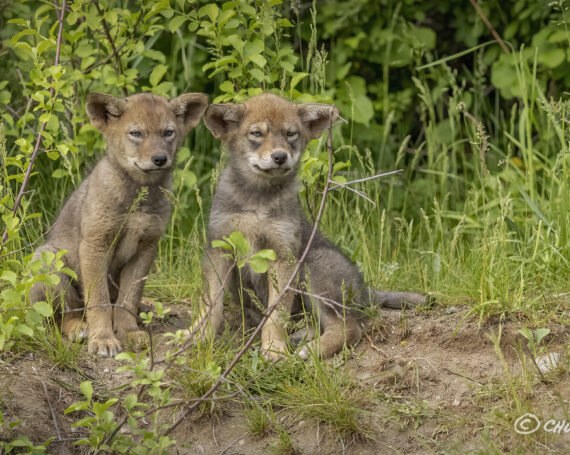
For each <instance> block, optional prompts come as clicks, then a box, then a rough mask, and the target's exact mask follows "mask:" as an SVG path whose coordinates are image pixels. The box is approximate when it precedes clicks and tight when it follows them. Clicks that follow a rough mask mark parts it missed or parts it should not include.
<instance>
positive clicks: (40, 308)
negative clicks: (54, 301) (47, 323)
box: [33, 302, 53, 318]
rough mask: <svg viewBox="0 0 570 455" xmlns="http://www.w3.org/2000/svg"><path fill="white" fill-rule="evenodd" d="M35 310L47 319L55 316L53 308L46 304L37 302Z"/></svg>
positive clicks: (34, 306)
mask: <svg viewBox="0 0 570 455" xmlns="http://www.w3.org/2000/svg"><path fill="white" fill-rule="evenodd" d="M33 308H34V310H36V311H37V312H38V313H40V314H41V315H42V316H43V317H45V318H47V317H50V316H51V315H52V314H53V308H52V306H51V305H50V304H49V303H46V302H36V303H34V305H33Z"/></svg>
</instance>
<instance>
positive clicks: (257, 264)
mask: <svg viewBox="0 0 570 455" xmlns="http://www.w3.org/2000/svg"><path fill="white" fill-rule="evenodd" d="M275 257H276V256H275V251H273V250H261V251H258V252H257V253H255V254H254V255H253V256H251V257H250V258H249V259H248V260H247V262H248V264H249V265H250V267H251V269H252V270H253V271H254V272H255V273H265V272H267V269H268V268H269V261H270V260H271V261H274V260H275Z"/></svg>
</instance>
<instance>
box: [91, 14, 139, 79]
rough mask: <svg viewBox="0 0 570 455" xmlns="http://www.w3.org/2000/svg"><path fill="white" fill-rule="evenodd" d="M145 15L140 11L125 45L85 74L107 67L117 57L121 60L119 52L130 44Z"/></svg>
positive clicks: (92, 66) (95, 64)
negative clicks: (103, 66)
mask: <svg viewBox="0 0 570 455" xmlns="http://www.w3.org/2000/svg"><path fill="white" fill-rule="evenodd" d="M143 16H144V14H143V12H142V11H140V14H139V17H138V18H137V21H136V22H135V25H134V26H133V30H132V31H131V33H130V35H129V38H127V39H125V41H124V42H123V44H121V45H120V46H119V47H118V48H117V49H116V50H115V51H113V53H111V54H109V55H108V56H107V57H105V58H104V59H103V60H101V61H100V62H97V63H94V64H93V65H91V66H90V67H88V68H86V69H84V70H83V74H87V73H89V72H91V71H93V70H94V69H95V68H98V67H100V66H102V65H105V64H106V63H108V62H109V61H110V60H111V59H113V58H115V57H117V59H120V57H121V56H122V55H124V54H125V53H126V52H125V53H123V54H120V55H119V52H121V51H122V50H123V47H125V46H126V45H127V43H129V42H130V40H131V39H132V38H133V37H134V36H135V33H136V31H137V28H138V26H139V24H140V23H141V20H142V18H143Z"/></svg>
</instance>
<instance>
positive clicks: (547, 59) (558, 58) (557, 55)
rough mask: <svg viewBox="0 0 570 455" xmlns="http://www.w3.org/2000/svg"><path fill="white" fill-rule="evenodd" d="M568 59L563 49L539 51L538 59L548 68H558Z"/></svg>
mask: <svg viewBox="0 0 570 455" xmlns="http://www.w3.org/2000/svg"><path fill="white" fill-rule="evenodd" d="M565 60H566V53H565V52H564V50H563V49H550V50H546V51H542V52H539V53H538V61H539V62H540V63H542V64H543V65H544V66H546V67H548V68H556V67H557V66H560V65H561V64H562V63H563V62H564V61H565Z"/></svg>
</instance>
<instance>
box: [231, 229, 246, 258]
mask: <svg viewBox="0 0 570 455" xmlns="http://www.w3.org/2000/svg"><path fill="white" fill-rule="evenodd" d="M229 240H230V242H231V243H232V245H233V246H234V247H235V249H236V251H237V253H238V254H239V255H240V256H242V257H245V256H247V254H248V253H249V252H250V251H251V247H250V246H249V242H248V241H247V239H246V238H245V237H244V236H243V234H242V233H241V232H237V231H234V232H232V233H231V234H230V236H229Z"/></svg>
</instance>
